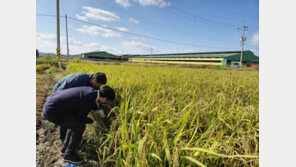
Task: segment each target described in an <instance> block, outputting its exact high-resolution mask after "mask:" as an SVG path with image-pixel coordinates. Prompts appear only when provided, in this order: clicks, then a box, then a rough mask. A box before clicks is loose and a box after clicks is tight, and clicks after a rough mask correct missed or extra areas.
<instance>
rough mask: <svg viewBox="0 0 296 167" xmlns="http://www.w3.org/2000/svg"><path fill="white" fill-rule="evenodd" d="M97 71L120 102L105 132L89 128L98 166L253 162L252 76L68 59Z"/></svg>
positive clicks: (74, 66)
mask: <svg viewBox="0 0 296 167" xmlns="http://www.w3.org/2000/svg"><path fill="white" fill-rule="evenodd" d="M99 71H100V72H104V73H105V74H106V75H107V78H108V82H107V85H109V86H111V87H113V88H114V89H115V90H116V92H117V95H118V97H119V96H120V97H121V101H120V104H118V105H117V106H115V107H114V106H113V108H112V109H111V111H110V112H113V113H115V115H116V119H114V120H113V121H112V124H111V126H110V128H109V129H107V130H104V131H103V130H100V129H94V128H93V127H90V126H89V127H88V128H87V131H86V133H85V135H86V138H87V139H88V140H89V141H92V142H93V143H95V144H94V145H95V150H96V153H97V155H98V159H99V161H100V164H101V165H102V166H111V165H115V166H161V167H166V166H259V158H258V156H259V113H258V112H259V73H258V71H250V70H228V69H207V68H187V67H180V66H178V67H177V66H140V65H134V64H117V65H115V64H108V63H104V64H98V63H84V62H79V63H69V64H68V65H67V73H68V74H70V73H74V72H89V73H96V72H99Z"/></svg>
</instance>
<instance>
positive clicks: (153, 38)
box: [36, 14, 230, 49]
mask: <svg viewBox="0 0 296 167" xmlns="http://www.w3.org/2000/svg"><path fill="white" fill-rule="evenodd" d="M36 15H39V16H51V17H56V16H55V15H46V14H36ZM60 17H63V16H60ZM68 19H72V20H76V21H79V22H83V23H87V24H91V25H95V26H99V27H102V28H104V29H109V30H113V31H116V32H121V33H125V34H129V35H134V36H138V37H143V38H147V39H152V40H157V41H162V42H168V43H174V44H179V45H187V46H198V47H204V48H214V49H230V48H222V47H212V46H204V45H197V44H189V43H183V42H176V41H170V40H166V39H160V38H155V37H149V36H145V35H140V34H136V33H132V32H126V31H121V30H117V29H115V28H111V27H106V26H103V25H100V24H95V23H91V22H87V21H82V20H78V19H75V18H72V17H68Z"/></svg>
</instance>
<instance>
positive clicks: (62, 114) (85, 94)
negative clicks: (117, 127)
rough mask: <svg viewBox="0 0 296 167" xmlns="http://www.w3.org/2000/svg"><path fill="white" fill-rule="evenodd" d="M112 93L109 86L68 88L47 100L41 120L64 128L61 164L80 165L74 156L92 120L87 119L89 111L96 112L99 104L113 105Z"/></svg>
mask: <svg viewBox="0 0 296 167" xmlns="http://www.w3.org/2000/svg"><path fill="white" fill-rule="evenodd" d="M114 99H115V92H114V90H113V89H112V88H111V87H109V86H104V87H102V88H100V89H99V90H95V89H94V88H93V87H90V86H81V87H75V88H69V89H66V90H62V91H58V92H54V93H53V94H52V95H51V96H50V97H48V98H47V100H46V102H45V104H44V107H43V111H42V112H43V115H44V117H45V118H46V119H47V120H48V121H50V122H52V123H54V124H57V125H59V126H62V127H65V128H67V133H66V137H65V139H64V146H63V149H62V151H61V152H62V153H63V152H64V155H63V158H64V161H66V162H70V163H74V164H79V163H81V162H83V159H82V158H80V157H79V156H77V154H76V149H77V147H78V144H79V143H80V141H81V139H82V134H83V132H84V129H85V124H86V123H92V122H93V120H92V119H90V118H88V117H87V115H88V113H89V112H90V111H91V110H95V109H97V106H98V105H99V104H100V103H106V102H107V101H109V100H111V101H113V100H114Z"/></svg>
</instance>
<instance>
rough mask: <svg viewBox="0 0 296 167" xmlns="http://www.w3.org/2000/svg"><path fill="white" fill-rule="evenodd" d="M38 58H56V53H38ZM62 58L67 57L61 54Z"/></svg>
mask: <svg viewBox="0 0 296 167" xmlns="http://www.w3.org/2000/svg"><path fill="white" fill-rule="evenodd" d="M39 56H56V53H45V52H39ZM61 56H62V57H67V55H65V54H61Z"/></svg>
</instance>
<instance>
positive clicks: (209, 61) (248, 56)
mask: <svg viewBox="0 0 296 167" xmlns="http://www.w3.org/2000/svg"><path fill="white" fill-rule="evenodd" d="M82 58H83V59H90V60H103V61H130V62H139V63H163V64H193V65H213V66H221V67H223V66H226V65H228V64H230V63H231V62H239V61H240V58H241V51H225V52H199V53H172V54H151V55H120V56H117V55H113V54H110V53H107V52H104V51H100V52H89V53H84V54H83V55H82ZM242 63H243V64H259V57H257V56H255V55H254V53H253V52H252V51H244V52H243V59H242Z"/></svg>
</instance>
